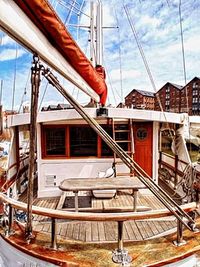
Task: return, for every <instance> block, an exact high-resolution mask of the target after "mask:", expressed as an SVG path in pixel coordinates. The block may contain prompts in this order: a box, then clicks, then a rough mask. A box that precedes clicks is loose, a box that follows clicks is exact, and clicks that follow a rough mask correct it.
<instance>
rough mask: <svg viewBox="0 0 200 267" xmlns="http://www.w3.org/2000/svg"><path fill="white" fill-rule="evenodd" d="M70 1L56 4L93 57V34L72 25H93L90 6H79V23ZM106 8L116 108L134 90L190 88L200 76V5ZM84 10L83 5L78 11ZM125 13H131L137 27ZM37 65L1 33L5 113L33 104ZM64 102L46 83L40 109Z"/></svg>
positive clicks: (115, 0)
mask: <svg viewBox="0 0 200 267" xmlns="http://www.w3.org/2000/svg"><path fill="white" fill-rule="evenodd" d="M69 2H73V0H59V1H58V0H51V4H52V5H53V6H54V8H55V9H56V11H57V12H58V14H59V16H60V17H61V19H62V20H63V22H67V28H68V30H69V31H70V32H71V34H72V36H73V37H74V39H75V40H76V41H77V43H78V44H79V46H80V47H81V49H82V51H83V52H84V53H86V55H87V56H88V57H90V53H89V48H90V45H89V42H88V39H89V35H88V29H87V28H80V29H79V28H77V27H74V26H73V25H72V24H77V23H78V24H80V25H84V26H89V18H88V16H86V15H89V13H90V11H89V7H90V2H89V1H83V0H79V1H78V2H79V6H80V5H81V4H83V9H82V11H83V13H81V15H80V16H79V20H78V18H77V16H76V14H75V12H74V13H73V12H72V14H71V16H69ZM83 2H84V3H83ZM180 3H181V5H180ZM102 4H103V26H104V29H103V39H104V42H103V43H104V45H103V52H104V53H103V65H104V67H105V69H106V73H107V78H106V81H107V85H108V91H109V94H108V100H107V104H111V105H112V106H116V105H118V104H119V103H120V102H124V98H125V96H126V95H127V94H129V93H130V92H131V91H132V90H133V89H140V90H146V91H152V92H155V91H157V90H159V89H160V88H161V87H162V86H163V85H164V84H165V83H167V82H172V83H175V84H179V85H183V86H184V85H185V77H186V83H187V82H189V81H190V80H191V79H192V78H194V77H195V76H200V1H199V0H181V1H180V0H156V1H155V0H134V1H130V0H124V1H121V0H102ZM79 6H78V5H77V8H79ZM179 7H181V17H182V31H183V44H184V56H185V70H186V71H185V73H184V67H183V53H182V43H181V30H180V16H179ZM74 10H77V9H74ZM125 10H128V11H127V12H128V15H129V16H130V20H131V22H129V20H128V16H127V13H126V12H125ZM85 14H86V15H85ZM131 26H132V28H134V29H135V31H136V33H137V41H138V42H139V45H140V46H141V47H142V51H143V54H144V55H145V60H146V62H147V64H148V68H149V70H150V72H151V74H152V77H153V82H154V84H155V86H152V83H151V82H150V79H149V76H148V74H147V70H146V68H145V66H144V62H143V59H142V57H141V54H140V51H139V49H138V46H137V42H136V39H135V37H134V33H133V30H132V28H131ZM31 61H32V55H31V54H30V53H29V52H28V51H27V50H26V49H25V48H23V47H22V46H20V45H19V44H17V43H16V42H15V41H14V40H12V39H11V38H10V37H8V36H7V35H6V34H5V33H4V32H2V31H0V80H1V85H2V97H1V102H2V104H3V106H4V109H13V108H15V109H16V110H19V108H20V107H21V106H22V103H28V102H29V101H30V67H31ZM59 79H60V81H61V83H62V84H63V85H64V86H65V87H66V88H67V89H68V90H69V91H70V92H71V94H73V96H74V97H75V98H76V99H77V100H78V101H79V102H80V103H81V104H83V105H84V104H86V103H87V102H88V101H89V98H88V96H86V95H85V94H84V93H82V92H81V91H80V90H77V89H76V88H74V86H72V85H71V84H69V82H68V81H66V80H64V79H63V78H62V77H59ZM44 93H45V94H44ZM13 96H14V97H13ZM62 102H64V99H63V98H62V96H60V95H59V94H58V93H57V92H56V91H55V89H54V88H52V87H51V86H47V84H46V81H45V80H42V84H41V91H40V102H39V106H40V107H41V106H46V105H48V104H55V103H62Z"/></svg>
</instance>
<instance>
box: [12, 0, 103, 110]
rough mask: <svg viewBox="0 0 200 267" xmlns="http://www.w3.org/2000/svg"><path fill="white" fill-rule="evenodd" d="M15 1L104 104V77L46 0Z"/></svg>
mask: <svg viewBox="0 0 200 267" xmlns="http://www.w3.org/2000/svg"><path fill="white" fill-rule="evenodd" d="M15 3H16V4H17V5H18V6H19V7H20V8H21V9H22V10H23V12H24V13H25V14H26V15H27V16H28V17H29V18H30V19H31V20H32V22H33V23H34V24H35V25H36V26H37V28H38V29H40V31H41V32H42V33H43V34H44V35H45V36H46V38H47V39H48V40H49V42H50V43H51V44H52V45H53V46H54V47H55V48H56V49H57V50H58V51H59V52H60V53H61V54H62V55H63V57H64V58H65V59H66V60H67V61H68V63H69V64H70V65H71V66H72V67H73V68H74V69H75V70H76V71H77V72H78V73H79V74H80V75H81V77H82V78H83V79H84V80H85V81H86V82H87V83H88V84H89V86H90V87H91V88H92V89H93V90H94V91H95V92H96V93H97V94H98V95H99V96H100V102H101V104H103V105H104V104H105V102H106V97H107V86H106V83H105V80H104V78H103V77H102V75H99V73H98V71H96V70H95V68H94V67H93V66H92V64H91V63H90V61H89V60H88V59H87V57H86V56H85V54H84V53H83V52H82V51H81V49H80V48H79V46H78V45H77V44H76V42H75V41H74V40H73V38H72V37H71V35H70V33H69V32H68V31H67V29H66V27H65V26H64V24H63V23H62V21H61V20H60V19H59V18H58V16H57V14H56V13H55V11H54V9H53V8H52V6H51V5H50V4H49V3H48V1H47V0H31V1H30V0H15Z"/></svg>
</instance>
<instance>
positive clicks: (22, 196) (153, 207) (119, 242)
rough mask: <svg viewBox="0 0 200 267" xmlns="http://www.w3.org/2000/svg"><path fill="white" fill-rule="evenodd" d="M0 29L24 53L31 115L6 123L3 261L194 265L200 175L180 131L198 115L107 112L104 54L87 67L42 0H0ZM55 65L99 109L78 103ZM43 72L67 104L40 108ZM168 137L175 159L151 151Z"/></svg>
mask: <svg viewBox="0 0 200 267" xmlns="http://www.w3.org/2000/svg"><path fill="white" fill-rule="evenodd" d="M92 8H94V5H93V4H92ZM97 10H98V11H97V14H98V15H97V20H99V21H101V19H100V17H101V4H100V3H99V4H98V5H97ZM13 18H15V19H14V20H13ZM91 24H92V23H91ZM0 26H1V28H2V29H3V30H4V31H5V32H6V33H8V34H9V35H10V36H12V37H13V38H14V39H15V40H17V41H18V42H19V43H20V44H22V45H23V46H25V47H26V48H27V49H29V50H30V51H31V52H32V53H33V65H32V68H31V87H32V96H31V112H30V113H24V114H16V115H12V116H10V119H9V121H8V124H9V127H10V129H11V132H12V138H11V145H10V152H9V166H8V171H7V177H6V181H5V183H4V184H3V186H2V190H1V191H2V192H1V193H0V200H1V203H2V204H3V207H4V209H3V210H4V212H3V214H2V218H1V232H0V247H1V250H0V256H1V258H2V264H3V266H9V267H12V266H117V265H118V266H119V265H120V266H137V267H139V266H149V267H150V266H168V267H172V266H182V267H183V266H196V264H197V260H196V256H194V255H195V253H197V252H198V250H199V239H200V236H199V233H198V230H197V229H198V224H199V221H198V218H196V210H197V206H198V192H199V191H198V190H199V189H198V186H199V182H198V181H199V180H198V179H199V177H200V173H199V172H198V171H197V170H195V169H194V167H193V165H192V164H191V161H190V158H189V155H188V151H187V148H186V142H185V139H184V137H183V136H184V135H183V134H182V132H185V131H186V130H187V129H188V128H189V127H190V124H192V125H193V126H195V125H198V124H199V121H198V118H195V119H194V118H193V119H192V120H190V117H189V116H187V115H186V114H177V113H169V112H166V113H164V112H160V111H150V110H133V109H126V108H108V107H106V105H105V103H106V96H107V86H106V82H105V73H104V69H103V66H102V62H101V60H100V61H99V62H98V64H96V66H93V65H92V64H91V62H90V61H89V60H88V59H87V58H86V57H85V55H84V54H83V52H82V51H81V50H80V48H79V47H78V45H77V44H76V43H75V41H74V40H73V39H72V37H71V36H70V34H69V33H68V31H67V29H66V28H65V26H64V25H63V23H62V22H61V20H60V19H59V18H58V15H57V14H56V13H55V11H54V9H53V8H52V6H51V5H50V4H49V2H48V1H47V0H42V1H37V0H32V1H28V0H24V1H20V0H16V1H11V0H0ZM92 28H93V30H95V27H92ZM100 28H101V27H100ZM100 28H98V27H97V29H98V31H99V35H101V31H100ZM46 64H47V65H48V67H46ZM54 70H56V71H57V72H58V73H59V74H60V75H62V76H63V77H65V78H66V79H67V80H69V81H70V82H72V83H73V84H74V85H75V86H76V87H78V88H79V89H81V90H82V91H84V92H85V93H86V94H88V95H89V96H90V97H91V98H92V99H93V102H96V103H99V104H100V105H97V106H96V107H82V106H81V105H80V104H79V103H78V102H77V101H76V100H75V99H74V98H73V97H72V96H71V95H70V93H68V91H67V90H66V89H65V88H64V87H63V86H62V83H61V82H60V81H59V79H58V78H57V77H56V76H55V74H54ZM41 75H43V76H44V78H45V79H46V80H47V81H48V82H49V83H50V84H51V85H53V86H54V87H55V88H56V89H57V90H58V92H60V93H61V95H62V96H63V97H64V98H66V100H67V101H68V102H69V104H70V105H69V106H62V105H58V106H57V107H53V108H51V106H49V107H47V108H44V109H43V111H41V112H39V113H38V112H37V107H38V94H39V86H40V80H41ZM52 109H53V110H52ZM169 125H170V127H169ZM25 130H26V131H28V132H29V134H28V135H29V137H30V138H29V139H30V140H29V153H28V154H27V153H21V152H20V151H21V150H20V147H21V138H20V137H21V136H22V133H23V132H24V131H25ZM166 132H167V134H169V135H170V137H172V138H173V140H174V145H173V146H174V149H175V153H176V155H175V156H169V155H167V154H165V153H162V151H161V149H159V147H160V148H161V138H162V136H165V135H166ZM160 177H162V180H164V182H166V183H165V187H166V186H167V187H168V190H169V189H171V188H173V190H174V191H173V193H171V192H170V191H169V192H166V191H165V189H166V188H165V189H164V187H162V186H160V185H159V180H160V179H159V178H160ZM174 192H175V193H176V196H175V197H176V199H174V198H172V196H174ZM170 194H171V196H170ZM177 195H178V196H177ZM177 199H178V200H179V202H177V201H176V200H177ZM173 241H174V242H173ZM166 248H167V249H166Z"/></svg>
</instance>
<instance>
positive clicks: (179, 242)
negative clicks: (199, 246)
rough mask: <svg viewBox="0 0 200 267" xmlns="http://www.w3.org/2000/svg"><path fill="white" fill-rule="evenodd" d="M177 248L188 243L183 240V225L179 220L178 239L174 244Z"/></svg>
mask: <svg viewBox="0 0 200 267" xmlns="http://www.w3.org/2000/svg"><path fill="white" fill-rule="evenodd" d="M173 243H174V245H175V246H177V247H180V246H183V245H185V244H186V243H187V242H186V241H185V240H184V239H183V224H182V222H181V221H179V220H177V238H176V240H175V241H174V242H173Z"/></svg>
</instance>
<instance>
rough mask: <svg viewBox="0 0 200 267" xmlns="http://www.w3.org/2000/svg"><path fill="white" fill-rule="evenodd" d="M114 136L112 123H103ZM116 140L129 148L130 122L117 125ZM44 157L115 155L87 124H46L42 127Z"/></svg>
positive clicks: (106, 129)
mask: <svg viewBox="0 0 200 267" xmlns="http://www.w3.org/2000/svg"><path fill="white" fill-rule="evenodd" d="M101 126H102V127H103V129H104V130H105V131H106V132H107V133H108V134H109V135H110V136H111V137H113V128H112V125H108V124H105V125H101ZM115 127H116V128H115V140H116V142H117V143H118V144H119V145H120V146H121V147H122V148H123V149H124V150H125V151H128V150H129V144H128V142H129V141H128V140H129V133H128V132H129V130H128V124H125V125H124V124H119V125H115ZM42 157H43V158H48V157H50V158H70V157H72V158H76V157H97V158H104V157H105V158H106V157H113V151H112V150H111V149H110V147H109V146H108V145H107V144H106V143H105V142H104V141H103V140H102V139H101V137H100V136H98V135H97V133H96V132H95V131H94V130H93V129H92V128H90V127H89V126H87V125H56V126H55V125H48V126H47V125H45V126H43V127H42Z"/></svg>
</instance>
